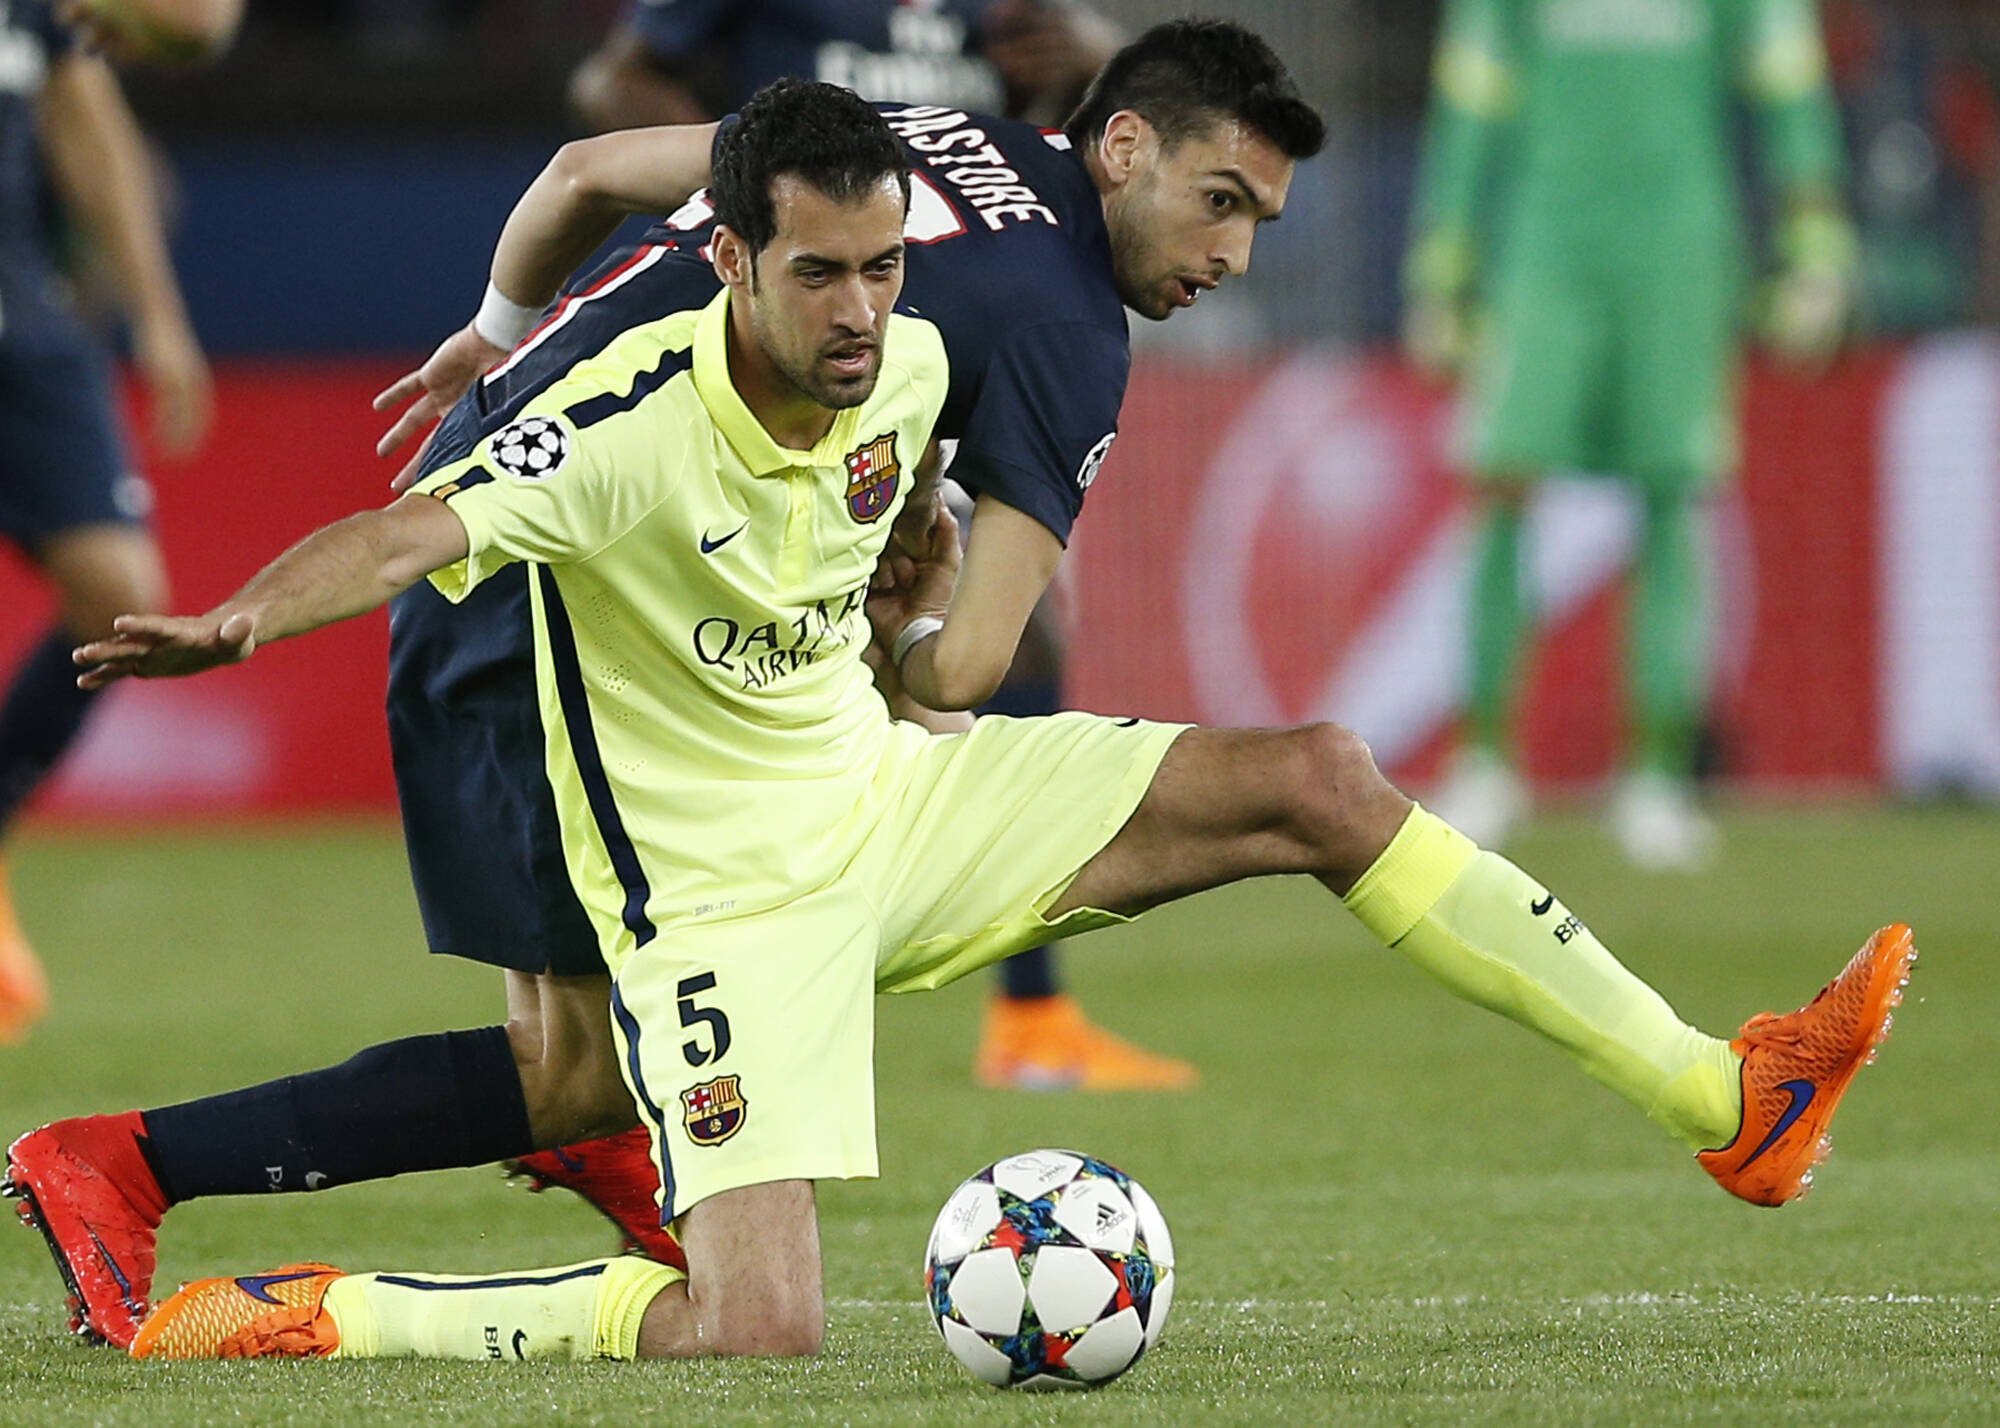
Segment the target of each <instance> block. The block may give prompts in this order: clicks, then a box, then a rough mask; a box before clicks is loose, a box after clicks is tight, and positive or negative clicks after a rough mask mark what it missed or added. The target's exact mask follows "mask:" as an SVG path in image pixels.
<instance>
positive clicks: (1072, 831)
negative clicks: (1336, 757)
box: [849, 713, 1186, 991]
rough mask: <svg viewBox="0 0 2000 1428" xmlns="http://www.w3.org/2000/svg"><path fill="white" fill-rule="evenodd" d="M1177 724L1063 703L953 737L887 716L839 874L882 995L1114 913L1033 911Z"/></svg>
mask: <svg viewBox="0 0 2000 1428" xmlns="http://www.w3.org/2000/svg"><path fill="white" fill-rule="evenodd" d="M1185 729H1186V726H1185V725H1179V724H1155V723H1148V722H1145V721H1142V720H1138V719H1123V720H1120V719H1108V718H1104V717H1102V716H1100V715H1095V714H1080V713H1066V714H1056V715H1051V716H1047V717H1043V718H1030V719H1015V718H1007V717H1004V716H999V715H993V716H988V717H986V718H982V719H980V720H978V721H977V722H976V723H975V724H974V725H973V727H972V728H971V730H969V731H968V732H966V733H963V734H953V735H944V736H935V737H934V736H931V735H927V734H925V733H923V732H922V731H921V730H919V729H917V728H916V727H915V726H913V725H907V724H906V725H898V726H896V728H895V730H894V731H893V733H892V737H891V740H890V743H889V745H888V747H887V749H886V750H885V752H884V755H883V766H882V768H881V770H880V771H879V772H878V775H877V779H876V785H875V792H874V793H873V794H872V795H871V799H872V805H871V807H870V808H869V809H868V810H867V811H866V816H867V817H868V820H869V825H870V830H869V832H868V834H867V836H866V837H865V838H864V840H863V844H862V847H861V849H860V851H859V852H858V853H857V854H856V856H855V858H854V860H853V864H852V871H851V873H850V875H849V882H850V883H851V884H853V885H854V886H855V887H857V888H859V889H861V890H862V892H863V893H864V894H865V896H866V897H867V898H868V899H869V900H870V901H871V902H872V904H873V905H874V907H875V908H876V910H877V912H878V914H879V916H880V919H881V924H882V937H881V961H880V963H879V964H878V966H877V969H876V980H877V985H878V987H879V988H880V989H881V990H883V991H916V990H922V989H928V988H933V987H939V986H943V985H944V984H945V983H947V982H951V981H955V980H956V979H957V978H959V977H962V976H964V975H966V973H968V972H971V971H975V970H977V969H978V968H980V967H983V966H986V965H988V964H990V963H992V962H995V961H998V960H1000V959H1001V958H1003V957H1007V956H1011V955H1012V954H1013V953H1015V952H1019V951H1023V950H1024V949H1026V948H1028V947H1032V946H1035V945H1037V944H1038V943H1040V942H1042V941H1045V940H1047V939H1048V938H1049V937H1052V936H1055V937H1063V936H1070V935H1072V934H1074V933H1076V932H1081V931H1085V930H1087V928H1088V927H1092V926H1101V925H1103V924H1104V923H1105V922H1106V921H1115V920H1117V918H1116V916H1115V915H1103V916H1100V915H1097V914H1094V913H1093V914H1089V915H1087V916H1086V917H1084V918H1081V919H1079V920H1078V921H1077V922H1075V923H1072V924H1069V925H1066V926H1064V927H1061V928H1053V927H1051V925H1050V924H1049V922H1048V921H1047V920H1046V919H1045V918H1044V916H1043V914H1044V913H1045V912H1046V910H1047V909H1048V907H1049V905H1050V904H1051V903H1053V902H1054V901H1055V900H1056V899H1057V898H1058V897H1059V896H1061V894H1062V891H1063V889H1064V888H1066V887H1067V886H1069V884H1070V882H1071V880H1073V879H1074V878H1075V877H1076V874H1077V871H1078V869H1080V868H1082V867H1083V866H1084V865H1085V864H1086V863H1088V862H1089V861H1090V860H1091V859H1092V858H1093V857H1095V856H1096V855H1097V854H1098V853H1099V852H1101V851H1102V850H1103V848H1104V847H1105V845H1106V844H1108V843H1109V842H1110V841H1111V840H1112V839H1113V838H1115V837H1116V836H1117V835H1118V830H1119V829H1120V828H1122V827H1124V826H1125V823H1126V820H1127V819H1129V818H1130V817H1131V815H1132V810H1133V809H1135V808H1137V807H1138V806H1139V803H1140V801H1141V800H1142V799H1143V798H1144V797H1145V795H1146V789H1147V786H1148V785H1149V784H1150V783H1151V782H1152V779H1153V775H1154V772H1155V771H1156V770H1157V769H1158V768H1159V766H1160V761H1161V759H1163V758H1164V757H1165V756H1166V754H1167V751H1168V749H1169V748H1170V747H1171V746H1172V744H1173V743H1174V741H1175V740H1177V739H1179V738H1180V737H1182V736H1183V734H1184V732H1185Z"/></svg>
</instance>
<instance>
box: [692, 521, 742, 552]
mask: <svg viewBox="0 0 2000 1428" xmlns="http://www.w3.org/2000/svg"><path fill="white" fill-rule="evenodd" d="M749 529H750V522H748V521H745V522H744V523H743V524H742V525H740V526H738V527H737V528H736V529H735V530H733V531H731V532H730V533H729V534H728V535H726V536H724V537H722V539H720V540H710V539H709V538H708V536H707V535H706V534H703V536H702V538H701V553H702V554H703V555H714V554H715V553H716V552H717V551H718V550H721V549H722V548H723V547H724V546H725V545H728V544H729V543H730V542H731V541H733V540H735V539H736V537H738V536H740V535H742V534H743V532H745V531H747V530H749Z"/></svg>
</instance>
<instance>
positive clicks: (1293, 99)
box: [1063, 19, 1326, 159]
mask: <svg viewBox="0 0 2000 1428" xmlns="http://www.w3.org/2000/svg"><path fill="white" fill-rule="evenodd" d="M1124 109H1129V110H1131V111H1132V112H1133V113H1135V114H1137V115H1139V116H1140V117H1141V118H1143V119H1144V120H1145V121H1146V122H1147V123H1149V124H1151V125H1152V126H1153V127H1154V128H1155V129H1156V130H1158V131H1159V134H1160V138H1161V139H1162V140H1164V141H1165V142H1166V143H1168V144H1178V143H1180V142H1181V141H1182V140H1183V139H1190V138H1193V137H1195V136H1196V135H1199V134H1205V133H1207V132H1208V131H1209V130H1210V129H1212V128H1214V127H1215V125H1216V123H1217V122H1218V121H1226V120H1230V119H1236V120H1239V121H1241V122H1242V123H1244V124H1247V125H1249V126H1250V127H1251V128H1252V129H1255V130H1256V131H1257V132H1258V133H1260V134H1262V135H1263V136H1264V137H1265V138H1267V139H1269V140H1270V141H1271V142H1272V143H1273V144H1275V145H1277V147H1278V150H1279V152H1280V153H1282V154H1284V155H1285V156H1286V157H1287V158H1292V159H1309V158H1311V157H1312V156H1313V155H1314V154H1317V153H1318V152H1319V151H1320V150H1321V149H1322V148H1323V147H1325V145H1326V121H1325V120H1323V119H1321V118H1320V117H1319V115H1318V113H1317V112H1315V110H1314V109H1313V107H1312V106H1311V105H1310V104H1308V103H1306V102H1305V100H1304V99H1302V98H1300V97H1299V89H1298V86H1297V85H1296V84H1294V83H1293V82H1292V76H1291V73H1290V71H1288V70H1287V69H1286V68H1285V65H1284V61H1282V60H1280V59H1279V58H1278V57H1277V56H1276V55H1275V54H1273V53H1272V52H1271V47H1270V46H1269V45H1267V44H1265V43H1264V42H1263V41H1262V40H1261V39H1259V38H1258V37H1257V36H1256V35H1254V34H1252V33H1251V32H1250V31H1248V30H1246V29H1244V28H1243V27H1242V26H1241V25H1236V24H1232V23H1230V22H1229V21H1228V20H1197V19H1186V20H1169V21H1167V22H1166V23H1165V24H1163V25H1155V26H1153V28H1152V29H1150V30H1148V31H1146V33H1145V34H1143V35H1141V36H1139V38H1138V39H1136V40H1134V41H1132V43H1131V44H1129V45H1127V46H1125V48H1124V49H1122V50H1120V51H1118V53H1117V54H1115V55H1113V56H1112V57H1111V59H1110V62H1109V63H1107V64H1106V65H1105V66H1104V68H1103V69H1101V70H1099V71H1098V72H1097V78H1095V79H1093V80H1092V81H1091V82H1090V88H1089V89H1087V90H1085V91H1084V95H1083V101H1082V102H1081V103H1080V104H1078V105H1077V107H1076V113H1074V114H1072V115H1070V117H1069V122H1068V123H1067V124H1065V125H1064V126H1063V131H1064V132H1065V133H1067V134H1068V135H1069V137H1070V142H1071V143H1073V144H1075V145H1076V146H1077V148H1078V149H1080V150H1086V151H1087V150H1088V149H1090V148H1091V147H1092V146H1094V145H1095V144H1096V143H1097V141H1098V139H1099V138H1100V137H1101V136H1102V135H1103V133H1104V126H1105V125H1106V124H1108V123H1109V122H1110V121H1111V116H1112V115H1114V114H1116V113H1118V112H1119V111H1120V110H1124Z"/></svg>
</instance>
